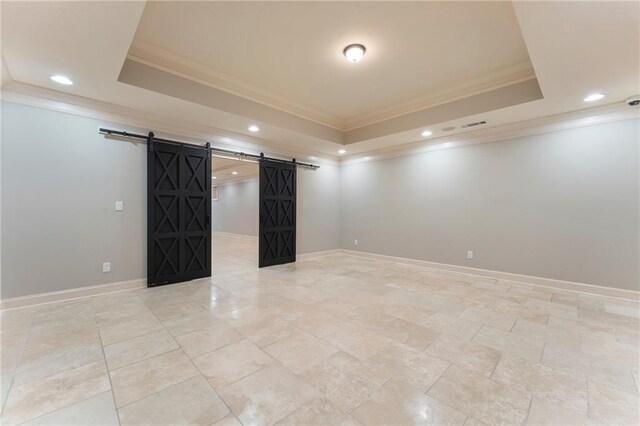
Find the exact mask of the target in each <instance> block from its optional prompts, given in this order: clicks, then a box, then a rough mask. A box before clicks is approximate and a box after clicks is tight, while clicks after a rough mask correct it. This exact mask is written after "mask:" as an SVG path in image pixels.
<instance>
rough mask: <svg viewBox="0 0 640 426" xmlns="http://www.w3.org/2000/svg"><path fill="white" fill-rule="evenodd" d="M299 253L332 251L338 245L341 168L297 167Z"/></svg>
mask: <svg viewBox="0 0 640 426" xmlns="http://www.w3.org/2000/svg"><path fill="white" fill-rule="evenodd" d="M297 174H298V180H297V183H298V200H297V201H298V204H297V206H296V207H297V209H298V214H297V221H298V223H297V232H296V236H297V238H296V251H297V252H298V254H302V253H311V252H314V251H322V250H332V249H336V248H339V246H340V231H341V229H340V228H341V227H340V220H341V218H340V187H341V185H340V167H339V166H335V165H331V164H322V166H321V167H320V168H319V169H316V170H310V169H305V168H302V167H298V171H297Z"/></svg>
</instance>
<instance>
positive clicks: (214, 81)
mask: <svg viewBox="0 0 640 426" xmlns="http://www.w3.org/2000/svg"><path fill="white" fill-rule="evenodd" d="M127 59H131V60H133V61H136V62H140V63H142V64H145V65H147V66H150V67H153V68H156V69H159V70H161V71H164V72H167V73H170V74H173V75H177V76H179V77H182V78H186V79H188V80H192V81H195V82H197V83H200V84H204V85H205V86H209V87H213V88H214V89H218V90H222V91H224V92H227V93H229V94H232V95H235V96H239V97H242V98H245V99H249V100H251V101H254V102H258V103H260V104H262V105H265V106H268V107H270V108H275V109H277V110H280V111H284V112H286V113H289V114H293V115H296V116H298V117H300V118H304V119H306V120H310V121H313V122H315V123H318V124H322V125H324V126H329V127H331V128H333V129H336V130H342V128H343V127H344V120H343V119H342V118H340V117H337V116H335V115H331V114H327V113H324V112H322V111H318V110H316V109H313V108H309V107H307V106H304V105H301V104H299V103H296V102H292V101H290V100H288V99H285V98H283V97H280V96H277V95H274V94H273V93H269V92H267V91H265V90H263V89H260V88H258V87H255V86H251V85H248V84H246V83H243V82H242V81H240V80H239V79H237V78H235V77H232V76H230V75H228V74H224V73H221V72H219V71H217V70H215V69H213V68H211V67H209V66H207V65H204V64H202V63H200V62H197V61H194V60H192V59H189V58H187V57H185V56H182V55H179V54H177V53H174V52H171V51H169V50H167V49H163V48H161V47H158V46H156V45H154V44H152V43H148V42H146V41H143V40H140V39H137V38H134V39H133V42H132V43H131V48H130V49H129V53H128V54H127Z"/></svg>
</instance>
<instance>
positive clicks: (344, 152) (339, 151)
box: [338, 149, 347, 154]
mask: <svg viewBox="0 0 640 426" xmlns="http://www.w3.org/2000/svg"><path fill="white" fill-rule="evenodd" d="M346 152H347V151H346V150H344V149H339V150H338V154H346Z"/></svg>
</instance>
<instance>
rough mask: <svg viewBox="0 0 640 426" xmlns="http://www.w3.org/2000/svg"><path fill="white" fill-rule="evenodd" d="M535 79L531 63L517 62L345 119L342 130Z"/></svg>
mask: <svg viewBox="0 0 640 426" xmlns="http://www.w3.org/2000/svg"><path fill="white" fill-rule="evenodd" d="M535 78H536V74H535V72H534V71H533V66H532V65H531V61H524V62H520V63H517V64H514V65H511V66H510V67H507V68H505V69H502V70H499V71H496V72H494V73H491V74H487V75H484V76H481V77H477V78H474V79H472V80H469V81H466V82H464V83H461V84H458V85H453V86H450V87H449V88H447V89H446V90H442V91H440V92H434V93H430V94H428V95H426V96H422V97H419V98H415V99H412V100H410V101H407V102H402V103H399V104H396V105H392V106H390V107H388V108H385V109H383V110H380V111H375V112H373V113H369V114H362V115H360V116H357V117H354V118H352V119H349V120H346V121H345V124H344V129H343V130H344V131H345V132H346V131H350V130H353V129H357V128H359V127H364V126H369V125H371V124H375V123H380V122H382V121H386V120H390V119H392V118H396V117H400V116H402V115H406V114H411V113H413V112H416V111H420V110H423V109H428V108H433V107H436V106H438V105H443V104H446V103H449V102H453V101H457V100H460V99H464V98H468V97H470V96H474V95H479V94H481V93H485V92H490V91H492V90H496V89H500V88H502V87H507V86H511V85H513V84H517V83H521V82H523V81H528V80H533V79H535Z"/></svg>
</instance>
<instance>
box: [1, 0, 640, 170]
mask: <svg viewBox="0 0 640 426" xmlns="http://www.w3.org/2000/svg"><path fill="white" fill-rule="evenodd" d="M145 5H146V4H145V2H142V1H130V2H2V3H0V7H1V11H2V34H1V35H2V57H3V70H4V69H5V66H6V69H7V70H8V71H9V73H10V77H11V78H10V79H7V78H6V76H5V75H3V78H2V82H3V87H2V90H3V93H5V94H6V93H11V92H12V91H13V92H14V93H15V92H17V91H30V92H31V93H37V94H38V96H45V97H48V98H49V99H51V100H56V101H57V100H60V99H63V100H64V102H62V101H60V108H62V109H63V108H69V105H71V104H82V103H87V102H94V103H96V102H97V103H96V105H100V108H102V109H107V106H109V108H116V107H117V108H124V107H127V108H128V109H129V110H131V111H136V112H137V114H139V115H140V116H148V117H154V118H155V122H162V121H166V122H174V123H180V127H181V128H186V129H189V128H194V129H195V128H198V129H200V131H199V133H200V134H203V133H204V134H205V135H206V136H207V137H208V138H210V139H212V140H214V141H215V140H222V139H225V141H226V142H225V143H228V144H231V145H233V144H236V143H237V144H239V145H242V144H245V145H246V144H248V143H257V144H261V145H263V146H269V147H272V148H273V150H275V151H278V150H289V151H296V152H302V153H305V154H307V158H309V157H308V156H311V155H322V154H325V155H329V156H335V155H336V153H337V151H338V149H340V148H342V147H344V146H345V145H347V146H346V148H347V150H348V154H347V155H357V154H359V153H366V152H371V151H372V150H381V149H389V148H390V147H394V146H400V145H407V144H413V143H416V142H419V141H420V140H422V139H423V138H422V137H421V136H420V133H421V132H422V130H423V129H424V128H429V129H430V130H432V131H433V132H434V134H433V136H431V137H430V138H429V139H428V140H437V139H438V138H440V137H444V136H445V135H446V137H448V138H451V137H452V136H453V137H455V136H456V135H462V134H463V133H464V132H466V130H461V129H459V128H457V129H456V130H454V131H453V132H449V133H446V134H445V133H443V132H442V131H441V129H442V128H443V127H446V126H451V125H453V126H459V125H461V124H463V123H466V122H470V121H476V120H486V121H487V125H486V126H485V127H487V128H491V127H496V126H502V125H507V124H509V123H516V122H522V121H525V120H532V119H536V118H540V117H546V116H551V115H556V114H562V113H566V112H568V111H576V110H582V109H586V108H592V107H598V106H603V105H606V104H613V103H620V102H622V101H623V100H624V99H625V98H626V97H627V96H630V95H634V94H637V93H640V79H639V77H638V76H639V75H640V25H639V24H640V22H639V19H640V18H639V17H640V2H571V1H566V2H564V1H557V2H520V1H518V2H515V3H513V4H512V3H510V2H473V3H472V4H466V5H464V6H466V7H461V6H462V4H459V3H451V2H429V3H426V4H425V3H402V2H389V3H382V4H378V3H346V2H326V3H314V2H299V3H295V2H283V3H270V2H264V3H261V2H258V3H244V2H243V3H240V4H236V3H234V2H226V3H217V2H216V3H198V4H192V3H189V2H187V3H184V2H153V3H149V4H148V5H146V8H145ZM470 10H471V11H473V13H471V12H469V11H470ZM514 17H515V18H514ZM162 21H164V22H162ZM160 23H162V25H159V24H160ZM421 24H422V25H421ZM150 27H151V29H149V28H150ZM136 35H137V36H136ZM136 37H137V38H136ZM194 37H195V39H194ZM362 39H366V40H362ZM369 40H370V41H369ZM149 42H151V43H152V44H150V43H149ZM349 42H363V43H365V44H367V47H368V48H369V52H368V53H367V55H366V56H365V59H364V60H363V61H362V62H360V63H358V64H349V63H347V62H346V60H344V58H343V57H342V56H341V55H342V54H341V50H342V47H344V46H343V45H346V44H347V43H349ZM153 43H157V44H158V45H157V46H156V45H154V44H153ZM306 47H310V49H305V48H306ZM174 50H175V51H174ZM167 52H169V53H167ZM128 55H129V56H128ZM127 57H128V59H127ZM176 58H178V60H176ZM185 58H188V59H185ZM527 58H528V59H527ZM529 61H530V62H529ZM136 64H137V65H136ZM530 65H531V66H532V68H533V69H531V67H530ZM123 66H124V69H123ZM136 66H137V67H138V68H137V69H136V72H138V75H137V79H136V78H134V77H135V76H133V74H135V73H133V72H129V73H127V72H125V71H127V69H130V70H131V69H133V68H135V67H136ZM154 72H155V73H156V74H153V73H154ZM52 74H65V75H68V76H69V77H71V78H72V79H73V80H74V81H75V84H74V85H73V86H59V85H56V84H55V83H53V82H51V81H50V80H49V76H50V75H52ZM127 78H128V79H129V80H127ZM171 78H173V79H174V80H171ZM119 79H120V80H119ZM123 81H127V83H124V82H123ZM163 81H164V82H169V84H167V85H165V86H158V85H157V84H158V83H159V82H163ZM154 84H156V86H154ZM188 84H191V86H189V87H190V88H191V89H189V90H192V92H193V93H191V94H189V96H187V95H186V92H187V90H186V89H185V90H184V91H180V90H178V89H179V88H180V87H185V88H186V87H187V86H188ZM523 84H524V85H528V86H527V87H528V89H527V90H528V92H527V91H526V90H525V91H523V90H524V89H522V87H523V86H522V85H523ZM518 85H520V86H518ZM169 86H171V87H169ZM518 87H520V89H517V88H518ZM518 90H520V92H518ZM595 91H600V92H604V93H606V94H607V96H606V98H605V99H603V100H601V101H598V102H596V103H593V104H586V103H584V102H583V101H582V99H583V98H584V96H586V95H587V94H589V93H592V92H595ZM525 92H526V93H525ZM198 93H199V96H200V98H199V99H198V98H197V97H196V95H197V94H198ZM68 95H72V96H68ZM225 96H226V97H225ZM474 96H476V98H474ZM473 99H476V100H475V101H473ZM456 102H457V103H456ZM473 102H475V104H474V108H468V107H469V106H470V105H471V104H472V103H473ZM443 109H444V110H447V111H448V114H442V113H439V111H440V112H441V111H442V110H443ZM396 113H397V114H399V115H397V116H393V115H394V114H396ZM254 123H255V124H258V125H259V126H260V132H259V133H258V134H252V133H250V132H248V130H247V128H248V126H249V125H250V124H254ZM222 135H224V138H223V137H222ZM300 158H302V157H300Z"/></svg>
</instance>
